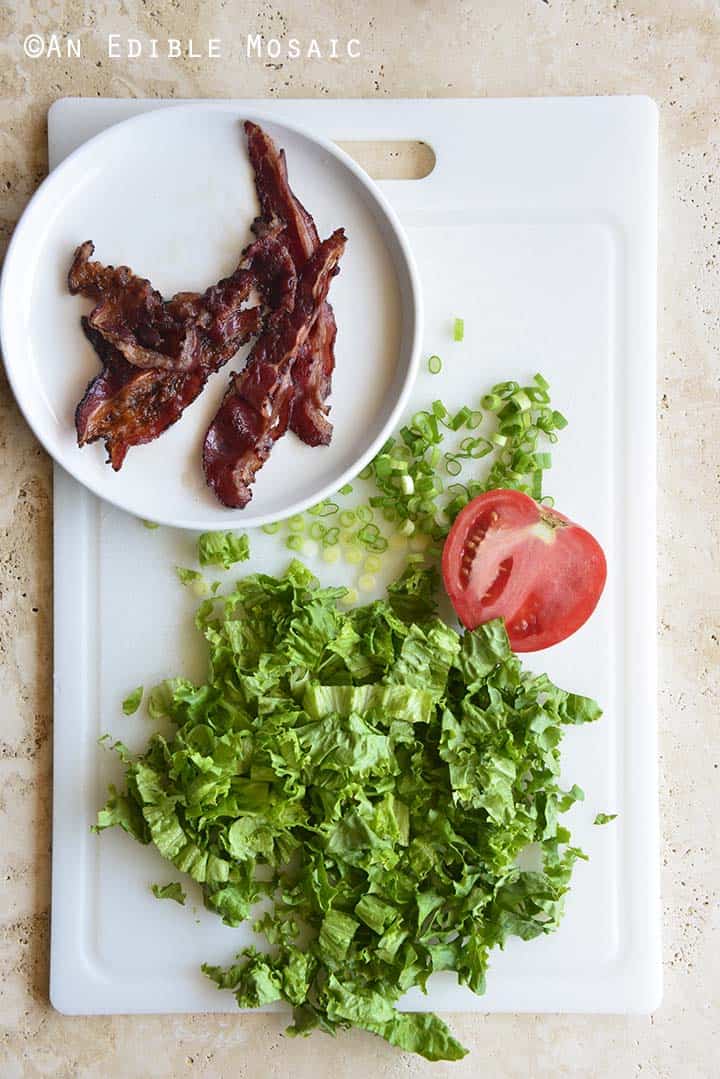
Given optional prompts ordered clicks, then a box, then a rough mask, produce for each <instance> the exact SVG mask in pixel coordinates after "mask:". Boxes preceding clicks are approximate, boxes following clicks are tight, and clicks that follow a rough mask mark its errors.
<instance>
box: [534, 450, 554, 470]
mask: <svg viewBox="0 0 720 1079" xmlns="http://www.w3.org/2000/svg"><path fill="white" fill-rule="evenodd" d="M533 460H534V462H535V468H552V454H551V453H535V454H533Z"/></svg>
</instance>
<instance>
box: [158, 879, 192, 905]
mask: <svg viewBox="0 0 720 1079" xmlns="http://www.w3.org/2000/svg"><path fill="white" fill-rule="evenodd" d="M150 891H151V892H152V894H153V895H154V896H155V898H156V899H174V900H175V902H176V903H179V904H180V906H182V907H184V906H185V900H186V898H187V896H186V895H185V892H184V891H183V886H182V884H180V883H179V881H176V880H175V881H173V882H172V883H171V884H151V885H150Z"/></svg>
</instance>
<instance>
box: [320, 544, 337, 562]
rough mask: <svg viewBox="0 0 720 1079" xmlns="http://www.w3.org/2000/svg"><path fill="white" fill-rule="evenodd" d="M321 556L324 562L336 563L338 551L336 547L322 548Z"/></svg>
mask: <svg viewBox="0 0 720 1079" xmlns="http://www.w3.org/2000/svg"><path fill="white" fill-rule="evenodd" d="M322 556H323V559H324V561H325V562H337V561H338V559H339V558H340V549H339V548H338V547H323V553H322Z"/></svg>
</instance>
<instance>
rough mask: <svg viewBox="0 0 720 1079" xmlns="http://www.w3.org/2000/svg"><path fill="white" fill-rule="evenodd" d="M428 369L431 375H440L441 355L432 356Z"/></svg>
mask: <svg viewBox="0 0 720 1079" xmlns="http://www.w3.org/2000/svg"><path fill="white" fill-rule="evenodd" d="M428 371H429V372H430V374H431V375H439V374H440V372H441V371H442V360H441V359H440V357H439V356H431V357H430V359H429V360H428Z"/></svg>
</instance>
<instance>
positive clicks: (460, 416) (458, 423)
mask: <svg viewBox="0 0 720 1079" xmlns="http://www.w3.org/2000/svg"><path fill="white" fill-rule="evenodd" d="M471 416H472V411H471V409H469V408H468V407H467V405H463V407H462V408H461V409H460V410H459V411H458V412H456V413H455V415H454V416H453V418H452V419H451V421H450V429H451V430H453V431H459V430H460V428H461V427H463V426H464V425H465V424H466V423H467V421H468V420H469V419H470V417H471Z"/></svg>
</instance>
